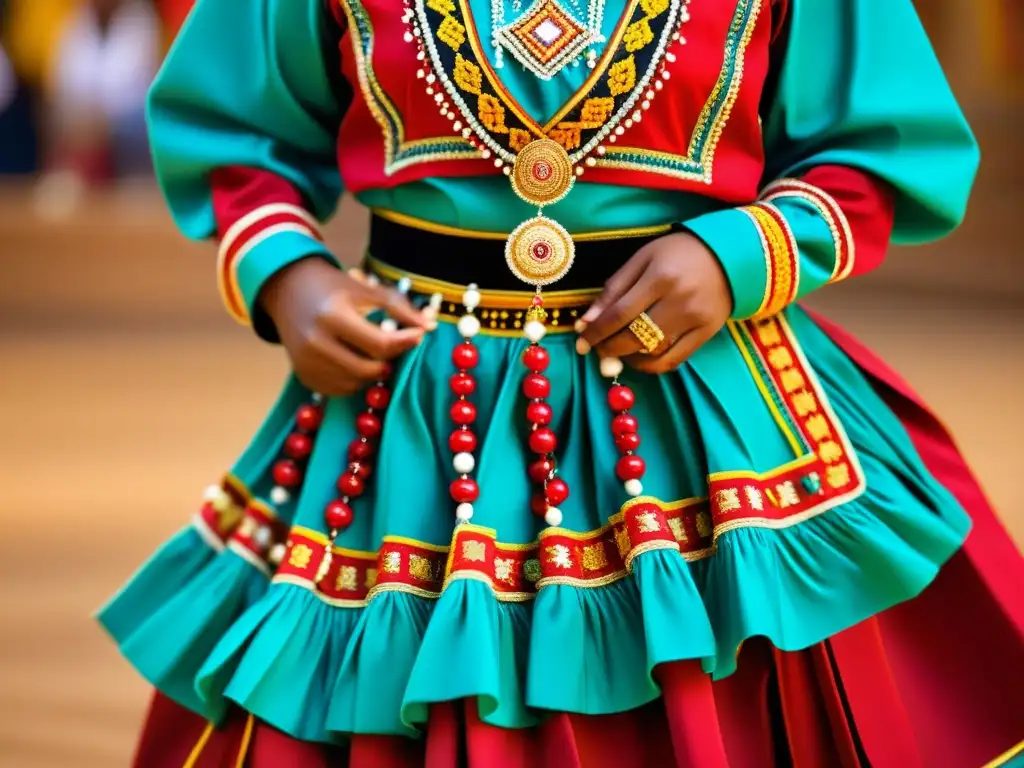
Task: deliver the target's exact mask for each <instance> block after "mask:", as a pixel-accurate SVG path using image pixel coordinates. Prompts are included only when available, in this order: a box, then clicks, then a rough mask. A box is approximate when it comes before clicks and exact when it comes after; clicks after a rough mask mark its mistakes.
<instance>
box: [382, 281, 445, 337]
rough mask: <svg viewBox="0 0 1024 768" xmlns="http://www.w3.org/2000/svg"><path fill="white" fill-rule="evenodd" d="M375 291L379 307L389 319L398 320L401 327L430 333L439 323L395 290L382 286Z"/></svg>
mask: <svg viewBox="0 0 1024 768" xmlns="http://www.w3.org/2000/svg"><path fill="white" fill-rule="evenodd" d="M374 291H375V292H376V293H377V295H378V296H379V299H378V301H379V303H378V305H377V306H379V307H380V308H381V309H383V310H384V311H385V312H386V313H387V314H388V316H389V317H392V318H394V319H395V320H397V321H398V324H399V325H404V326H408V327H414V328H423V329H424V330H428V331H429V330H433V327H436V325H437V322H436V321H432V320H431V319H430V318H429V317H427V316H426V315H424V314H423V312H422V311H421V310H418V309H416V307H414V306H413V305H412V304H411V303H410V302H409V299H408V298H407V297H406V296H405V295H404V294H402V293H399V292H398V291H397V290H394V289H393V288H384V287H382V286H378V287H376V288H374Z"/></svg>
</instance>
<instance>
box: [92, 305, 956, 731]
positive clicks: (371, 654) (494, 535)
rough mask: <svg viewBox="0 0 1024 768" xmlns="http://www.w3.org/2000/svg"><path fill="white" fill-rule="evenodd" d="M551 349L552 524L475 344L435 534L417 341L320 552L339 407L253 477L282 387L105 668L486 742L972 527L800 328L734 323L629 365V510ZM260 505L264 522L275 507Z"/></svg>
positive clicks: (845, 372) (511, 412)
mask: <svg viewBox="0 0 1024 768" xmlns="http://www.w3.org/2000/svg"><path fill="white" fill-rule="evenodd" d="M574 340H575V336H574V335H573V334H571V333H567V334H557V333H552V334H550V335H549V336H548V337H547V338H546V339H545V341H544V345H545V347H546V348H547V349H548V350H549V352H550V355H551V365H550V367H549V369H548V371H547V374H548V376H549V378H550V380H551V382H552V392H551V395H550V397H549V402H550V404H551V406H552V408H553V411H554V421H553V423H552V425H551V426H552V428H553V429H554V431H555V433H556V434H557V436H558V442H559V447H558V451H557V454H558V473H559V476H560V477H562V478H563V479H565V480H566V481H567V482H568V485H569V487H570V489H571V494H570V496H569V498H568V499H567V500H566V501H565V502H564V503H562V504H561V505H560V509H561V511H562V513H563V521H562V525H561V526H560V527H559V528H557V529H555V528H545V525H544V522H543V520H541V519H539V518H538V517H537V516H535V515H534V514H532V513H531V509H530V499H531V493H532V484H531V482H530V481H529V479H528V476H527V467H528V465H529V463H530V462H531V461H532V460H533V454H532V453H531V452H530V451H529V449H528V447H527V446H526V435H527V424H526V420H525V418H524V410H525V404H526V400H525V398H524V397H523V395H522V393H521V382H522V378H523V375H524V368H523V366H522V364H521V362H520V357H521V354H522V352H523V350H524V348H525V347H526V346H527V344H528V342H527V341H526V340H525V339H524V338H522V337H515V336H510V335H507V334H502V335H496V334H494V335H492V334H488V333H487V332H486V331H485V332H484V333H483V334H481V335H480V336H478V337H477V338H476V339H475V342H476V344H477V346H478V348H479V352H480V363H479V366H478V367H477V368H476V369H475V371H474V373H475V374H476V376H477V380H478V386H477V389H476V392H475V393H474V394H473V395H472V397H471V399H472V400H473V402H474V403H475V404H476V405H477V408H478V418H477V422H476V424H475V425H474V431H475V432H476V434H477V435H478V436H479V438H480V444H479V446H478V448H477V451H476V459H477V461H476V469H475V472H474V476H475V478H476V479H477V481H478V483H479V487H480V489H481V492H480V497H479V499H478V500H477V501H476V503H475V504H474V508H475V513H474V516H473V519H472V522H471V524H464V525H459V526H456V524H455V523H456V520H455V515H454V509H455V504H454V502H453V501H452V499H451V496H450V494H449V484H450V483H451V481H452V480H453V479H454V478H455V476H456V475H455V472H454V470H453V468H452V459H451V457H452V454H451V451H450V449H449V447H448V435H449V434H450V433H451V431H452V428H453V424H452V421H451V416H450V407H451V403H452V400H453V395H452V393H451V390H450V388H449V377H450V376H451V374H452V373H453V367H452V362H451V351H452V348H453V347H454V346H455V345H456V344H457V343H459V342H460V341H461V337H460V336H459V334H458V332H457V331H456V329H455V327H454V325H453V324H451V323H444V322H443V323H441V324H440V327H439V328H438V329H437V330H436V331H434V332H432V333H430V334H429V335H428V336H427V338H426V340H425V341H424V343H423V344H422V345H420V346H419V347H418V348H416V349H415V350H413V351H412V352H411V353H409V354H408V355H407V356H405V357H404V358H403V359H402V360H400V361H399V363H398V364H397V366H396V369H395V374H394V378H393V380H392V382H391V390H392V396H391V402H390V405H389V406H388V408H387V411H386V415H385V417H384V427H383V432H382V433H381V435H380V438H379V445H378V448H377V452H376V455H375V458H374V467H373V474H372V476H371V477H370V478H369V479H368V480H367V489H366V492H365V493H364V494H363V496H362V497H360V498H359V499H358V500H356V501H354V502H353V505H352V507H353V511H354V517H355V519H354V522H353V523H352V524H351V526H350V527H348V528H347V529H346V530H344V531H343V532H342V533H341V535H340V536H339V537H338V539H337V541H336V542H335V546H334V548H333V551H332V554H331V558H330V565H329V567H327V569H326V571H325V572H323V573H321V574H319V575H320V576H322V578H320V579H319V580H318V579H317V576H318V571H319V570H321V565H322V563H323V558H324V550H325V546H326V542H327V538H326V534H327V528H326V525H325V523H324V509H325V507H326V506H327V505H328V503H329V502H330V501H331V500H332V499H334V498H335V497H336V496H337V495H338V492H337V489H336V487H335V484H336V482H337V479H338V476H339V474H340V473H341V472H343V471H344V468H345V466H346V465H347V462H348V447H349V444H350V443H351V441H352V440H353V438H354V437H355V427H354V424H355V420H356V417H357V416H358V415H359V414H360V413H361V412H363V411H364V410H365V404H364V400H363V398H362V397H361V396H359V397H352V398H345V399H330V400H328V401H327V402H325V403H323V404H322V405H321V406H320V407H321V408H322V423H321V424H320V426H319V429H318V430H317V434H316V439H315V443H314V446H313V450H312V454H311V455H310V457H309V460H308V465H307V466H306V468H305V472H304V480H303V482H302V485H301V489H300V490H298V491H297V492H294V493H292V494H291V495H290V497H289V498H288V500H287V501H285V500H283V499H281V498H279V497H278V498H274V494H272V493H271V489H272V488H273V486H274V480H273V477H272V468H273V465H274V463H275V461H276V460H277V459H278V458H279V457H280V455H281V450H282V445H283V443H284V441H285V440H286V438H287V436H288V435H289V434H290V433H291V432H292V430H293V429H294V422H295V414H296V412H297V410H298V409H299V408H300V407H301V406H303V404H310V403H312V402H313V395H312V394H311V393H310V392H308V391H307V390H306V389H304V388H303V387H302V386H301V384H299V383H298V382H297V381H290V382H288V383H287V385H286V386H285V388H284V391H283V393H282V395H281V397H280V399H279V401H278V403H277V404H276V406H275V407H274V409H273V411H272V412H271V413H270V415H269V417H268V418H267V419H266V421H265V422H264V424H263V426H262V427H261V429H260V430H259V431H258V433H257V434H256V436H255V438H254V440H253V441H252V443H251V445H250V446H249V448H248V449H247V450H246V451H245V453H244V454H243V455H242V456H241V457H240V458H239V460H238V461H237V462H236V464H235V465H234V467H233V468H232V469H231V471H230V473H229V474H228V475H227V477H226V478H225V480H224V483H223V484H222V489H221V492H219V493H215V494H213V497H212V500H211V501H209V502H208V503H207V504H205V505H204V506H203V507H202V509H201V511H200V512H199V513H198V514H197V515H196V517H195V519H194V521H193V523H192V524H191V525H189V526H188V527H186V528H185V529H184V530H183V531H182V532H181V533H180V534H178V536H177V537H175V538H174V539H173V540H172V541H170V542H169V543H167V544H166V545H165V546H164V547H163V548H162V549H161V550H160V551H158V552H157V553H156V554H155V555H154V556H153V558H152V559H151V560H150V561H149V562H148V563H147V564H146V565H145V566H144V567H143V568H142V570H141V571H140V572H139V573H138V574H137V575H136V576H135V577H134V578H133V579H132V580H131V581H130V582H129V583H128V584H127V585H126V586H125V587H124V588H123V589H122V591H121V592H120V593H119V594H118V595H116V596H115V597H114V598H113V599H112V600H111V601H110V602H109V604H108V605H106V606H105V607H104V608H103V609H102V611H101V612H100V614H99V618H100V621H101V622H102V624H103V625H104V626H105V627H106V629H107V630H108V631H109V632H110V634H111V635H112V636H113V637H114V638H115V640H116V641H117V643H118V644H119V646H120V648H121V650H122V652H123V653H124V655H125V656H126V657H127V658H128V659H129V660H130V661H131V663H132V664H134V665H135V667H136V668H137V669H138V670H139V672H140V673H141V674H143V675H144V676H145V677H146V678H147V679H148V680H149V681H150V682H151V683H152V684H153V685H154V686H156V687H157V688H158V689H159V690H160V691H161V692H163V693H164V694H165V695H167V696H169V697H170V698H172V699H174V700H175V701H176V702H178V703H179V704H181V705H183V706H185V707H187V708H189V709H191V710H193V711H195V712H197V713H199V714H201V715H202V716H204V717H206V718H208V719H210V720H212V721H217V720H218V719H219V718H221V717H223V716H224V715H225V713H226V712H227V711H228V709H229V707H230V706H231V703H232V702H234V703H237V704H238V705H240V706H241V707H242V708H244V709H245V710H247V711H248V712H250V713H253V714H254V715H255V716H256V717H257V718H260V719H261V720H263V721H265V722H267V723H269V724H270V725H272V726H274V727H276V728H277V729H280V730H282V731H284V732H286V733H287V734H289V735H291V736H293V737H295V738H297V739H302V740H308V741H320V742H328V743H330V742H339V741H342V740H343V739H344V738H345V736H346V735H347V734H395V735H408V736H414V735H417V734H418V733H419V732H420V729H421V727H422V725H423V724H424V723H425V721H426V719H427V712H428V708H429V707H430V705H431V704H432V703H434V702H442V701H450V700H454V699H462V698H471V699H475V701H476V702H477V704H476V706H477V708H478V714H479V717H480V719H481V720H482V721H484V722H485V723H490V724H493V725H497V726H502V727H507V728H523V727H528V726H531V725H533V724H536V723H538V722H539V721H540V720H542V719H543V718H544V717H545V713H546V712H550V711H562V712H573V713H583V714H606V713H615V712H622V711H625V710H629V709H633V708H636V707H639V706H641V705H643V704H644V703H646V702H650V701H652V700H654V699H656V698H657V697H658V696H659V687H658V685H657V683H656V681H655V677H654V675H653V670H654V668H655V667H656V666H657V665H659V664H662V663H665V662H670V661H677V660H687V659H694V660H699V661H700V663H701V664H702V665H703V668H704V669H705V671H707V672H708V673H710V674H711V675H713V676H714V677H715V678H721V677H725V676H727V675H729V674H731V673H732V672H733V671H734V670H735V668H736V658H737V654H738V651H739V648H740V646H741V644H742V643H743V642H744V641H745V640H746V639H748V638H752V637H757V636H761V637H765V638H767V639H768V640H769V641H770V642H771V643H772V644H774V645H775V646H776V647H778V648H780V649H783V650H798V649H803V648H807V647H809V646H812V645H814V644H816V643H818V642H820V641H822V640H824V639H825V638H828V637H830V636H832V635H834V634H836V633H837V632H840V631H841V630H843V629H845V628H848V627H850V626H852V625H854V624H856V623H858V622H860V621H862V620H863V619H865V618H867V617H870V616H872V615H874V614H876V613H878V612H880V611H883V610H885V609H886V608H888V607H890V606H893V605H895V604H896V603H899V602H902V601H905V600H908V599H909V598H912V597H914V596H915V595H917V594H918V593H920V592H921V591H922V590H923V589H924V588H925V587H926V586H927V585H928V584H929V583H930V582H931V581H932V580H933V578H934V577H935V576H936V573H937V571H938V569H939V567H940V566H941V565H942V564H943V563H944V562H945V561H946V560H947V559H948V558H950V557H951V556H952V555H953V553H954V552H955V551H956V550H957V548H958V547H959V546H960V545H961V543H962V542H963V540H964V538H965V536H966V534H967V531H968V528H969V520H968V517H967V515H966V514H965V513H964V511H963V510H962V509H961V508H960V506H959V505H958V504H957V502H956V501H955V500H954V499H953V498H952V497H951V496H950V495H949V494H948V493H947V491H946V490H944V489H943V488H942V487H941V486H940V485H939V483H938V482H936V480H935V479H934V478H933V477H932V476H931V475H930V474H929V473H928V471H927V470H926V469H925V468H924V466H923V465H922V462H921V460H920V459H919V457H918V456H917V454H916V453H915V450H914V449H913V447H912V445H911V442H910V440H909V438H908V436H907V434H906V433H905V431H904V428H903V427H902V425H901V424H900V422H899V421H898V419H897V418H896V417H895V416H894V415H893V414H892V412H891V411H890V410H889V409H888V408H887V407H886V405H885V404H884V403H883V402H882V400H881V399H880V398H879V396H878V395H877V394H876V393H875V391H874V390H873V389H872V387H871V386H870V385H869V383H868V382H867V381H866V380H865V378H864V376H863V374H862V373H861V372H860V370H859V369H858V368H857V367H856V366H855V365H854V364H853V363H852V362H851V361H850V360H849V359H848V358H847V357H846V355H845V354H844V353H843V352H841V351H840V350H839V349H838V348H837V347H836V346H835V345H834V344H833V342H832V341H830V340H829V338H828V337H827V336H826V335H825V334H824V333H823V332H822V331H821V330H820V329H819V328H818V327H817V326H816V325H815V324H814V322H813V321H812V320H811V319H810V318H808V317H807V316H806V315H805V314H804V313H803V311H802V310H800V309H799V308H791V309H789V310H787V312H786V313H785V314H784V315H782V316H779V317H777V318H773V319H770V320H767V321H764V322H761V323H740V324H731V325H729V326H728V327H727V328H725V329H723V330H722V332H721V333H719V334H718V336H717V337H716V338H714V339H713V340H712V341H711V342H709V343H708V344H707V345H706V346H705V347H703V348H702V349H701V350H700V351H699V352H698V353H697V354H696V355H694V356H693V358H692V359H691V360H690V361H688V362H687V363H686V364H685V365H684V366H683V367H681V368H680V369H679V370H678V371H677V372H675V373H672V374H669V375H663V376H660V377H651V376H645V375H641V374H637V373H635V372H631V371H629V370H628V369H627V371H626V373H625V374H624V375H623V377H622V381H623V383H625V384H627V385H628V386H630V387H631V388H632V389H633V391H634V392H635V393H636V405H635V406H634V408H633V409H632V413H633V414H634V415H635V416H636V417H637V418H638V420H639V424H640V427H639V434H640V436H641V438H642V444H641V446H640V448H639V451H638V452H639V454H640V455H642V456H643V458H644V459H645V460H646V465H647V471H646V474H645V476H644V478H643V485H644V492H643V496H640V497H638V498H634V499H630V498H629V497H628V496H627V495H626V494H625V492H624V490H623V484H622V482H621V481H620V480H619V479H617V478H616V476H615V471H614V467H615V463H616V460H617V459H618V457H619V452H618V451H617V449H616V447H615V444H614V442H613V438H612V435H611V431H610V423H611V418H612V415H613V414H612V413H611V412H610V411H609V407H608V404H607V392H608V382H607V380H606V379H603V378H602V377H601V375H600V372H599V370H598V361H597V360H596V359H595V358H594V356H593V355H590V356H587V357H580V356H578V355H577V354H576V353H575V351H574V348H573V345H574ZM275 501H276V502H277V503H275Z"/></svg>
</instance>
